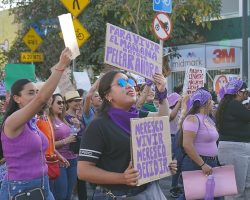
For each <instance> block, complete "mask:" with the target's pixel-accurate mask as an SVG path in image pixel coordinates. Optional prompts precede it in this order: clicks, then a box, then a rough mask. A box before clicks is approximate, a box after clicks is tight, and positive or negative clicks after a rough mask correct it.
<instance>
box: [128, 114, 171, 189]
mask: <svg viewBox="0 0 250 200" xmlns="http://www.w3.org/2000/svg"><path fill="white" fill-rule="evenodd" d="M130 122H131V154H132V161H133V166H134V168H135V169H137V170H138V172H139V175H140V178H139V181H138V185H137V186H139V185H143V184H145V183H149V182H152V181H155V180H159V179H162V178H164V177H167V176H170V175H171V173H170V169H169V167H168V165H169V163H170V162H171V161H172V152H171V137H170V130H169V117H167V116H165V117H146V118H141V119H131V121H130Z"/></svg>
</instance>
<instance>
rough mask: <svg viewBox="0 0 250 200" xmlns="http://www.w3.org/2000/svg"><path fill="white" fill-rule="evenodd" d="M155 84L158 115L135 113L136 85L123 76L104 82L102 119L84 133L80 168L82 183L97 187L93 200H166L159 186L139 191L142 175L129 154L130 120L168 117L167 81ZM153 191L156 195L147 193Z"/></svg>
mask: <svg viewBox="0 0 250 200" xmlns="http://www.w3.org/2000/svg"><path fill="white" fill-rule="evenodd" d="M154 80H155V84H156V86H157V88H158V90H159V92H158V94H157V95H158V96H159V99H160V102H161V104H160V107H159V112H158V113H157V112H155V113H148V112H143V111H141V112H138V111H137V110H136V109H135V107H134V104H135V102H136V92H135V89H134V85H135V83H134V81H133V80H132V79H129V78H128V77H127V76H126V75H125V74H124V73H122V72H120V71H110V72H107V73H106V74H105V75H104V76H103V77H102V78H101V80H100V84H99V94H100V96H101V98H102V99H103V104H102V107H101V108H100V113H99V116H98V117H97V118H96V119H94V120H93V121H92V122H91V123H90V125H89V126H88V127H87V129H86V131H85V134H84V136H83V139H82V143H81V148H80V153H79V161H78V166H77V170H78V177H79V178H80V179H83V180H86V181H88V182H92V183H95V184H97V185H98V187H97V188H96V191H95V193H94V195H93V199H94V200H96V199H99V200H105V199H106V200H110V199H115V198H117V199H120V198H119V197H123V198H122V199H130V200H135V199H136V200H162V199H165V197H164V195H163V193H162V192H161V190H160V188H159V185H157V182H154V183H152V184H146V185H142V186H139V187H136V185H137V181H138V178H139V173H138V172H137V171H136V170H135V169H134V168H133V166H132V164H131V154H130V153H131V152H130V118H138V117H146V116H162V115H168V103H167V101H166V96H167V94H166V89H165V78H164V77H163V76H162V75H160V74H156V75H154ZM172 167H173V170H174V171H175V170H176V163H173V164H171V166H170V169H172ZM153 187H154V188H155V190H154V191H151V192H150V191H148V190H149V189H150V188H151V189H152V188H153ZM108 191H109V192H108ZM144 191H145V192H144ZM127 197H129V198H127Z"/></svg>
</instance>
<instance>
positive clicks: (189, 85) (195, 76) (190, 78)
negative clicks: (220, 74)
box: [183, 66, 206, 94]
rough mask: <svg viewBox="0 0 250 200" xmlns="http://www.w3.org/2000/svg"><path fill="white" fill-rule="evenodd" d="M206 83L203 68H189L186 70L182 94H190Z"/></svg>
mask: <svg viewBox="0 0 250 200" xmlns="http://www.w3.org/2000/svg"><path fill="white" fill-rule="evenodd" d="M205 83H206V69H205V68H204V67H193V66H190V67H188V68H187V69H186V72H185V78H184V85H183V94H192V93H193V92H195V91H196V90H197V89H198V88H201V87H204V84H205Z"/></svg>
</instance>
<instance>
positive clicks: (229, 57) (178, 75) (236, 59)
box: [168, 43, 241, 90]
mask: <svg viewBox="0 0 250 200" xmlns="http://www.w3.org/2000/svg"><path fill="white" fill-rule="evenodd" d="M177 53H178V54H179V58H178V57H175V58H172V59H171V60H170V67H171V70H172V74H171V77H170V80H169V81H168V88H169V90H171V89H172V88H174V87H175V86H179V85H181V84H183V81H184V76H185V70H186V67H188V66H196V67H204V68H206V69H207V76H206V83H207V85H208V88H209V90H213V80H214V77H215V76H216V75H220V74H240V69H241V47H240V46H236V45H235V46H225V45H218V43H217V44H212V43H210V44H198V45H186V46H179V47H178V50H177Z"/></svg>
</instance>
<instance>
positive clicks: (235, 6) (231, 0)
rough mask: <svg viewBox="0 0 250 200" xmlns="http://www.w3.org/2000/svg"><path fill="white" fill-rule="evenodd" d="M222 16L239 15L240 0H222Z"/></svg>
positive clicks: (231, 16)
mask: <svg viewBox="0 0 250 200" xmlns="http://www.w3.org/2000/svg"><path fill="white" fill-rule="evenodd" d="M248 1H249V0H248ZM221 3H222V8H221V17H222V18H224V19H225V18H233V17H239V5H240V3H239V0H221Z"/></svg>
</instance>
